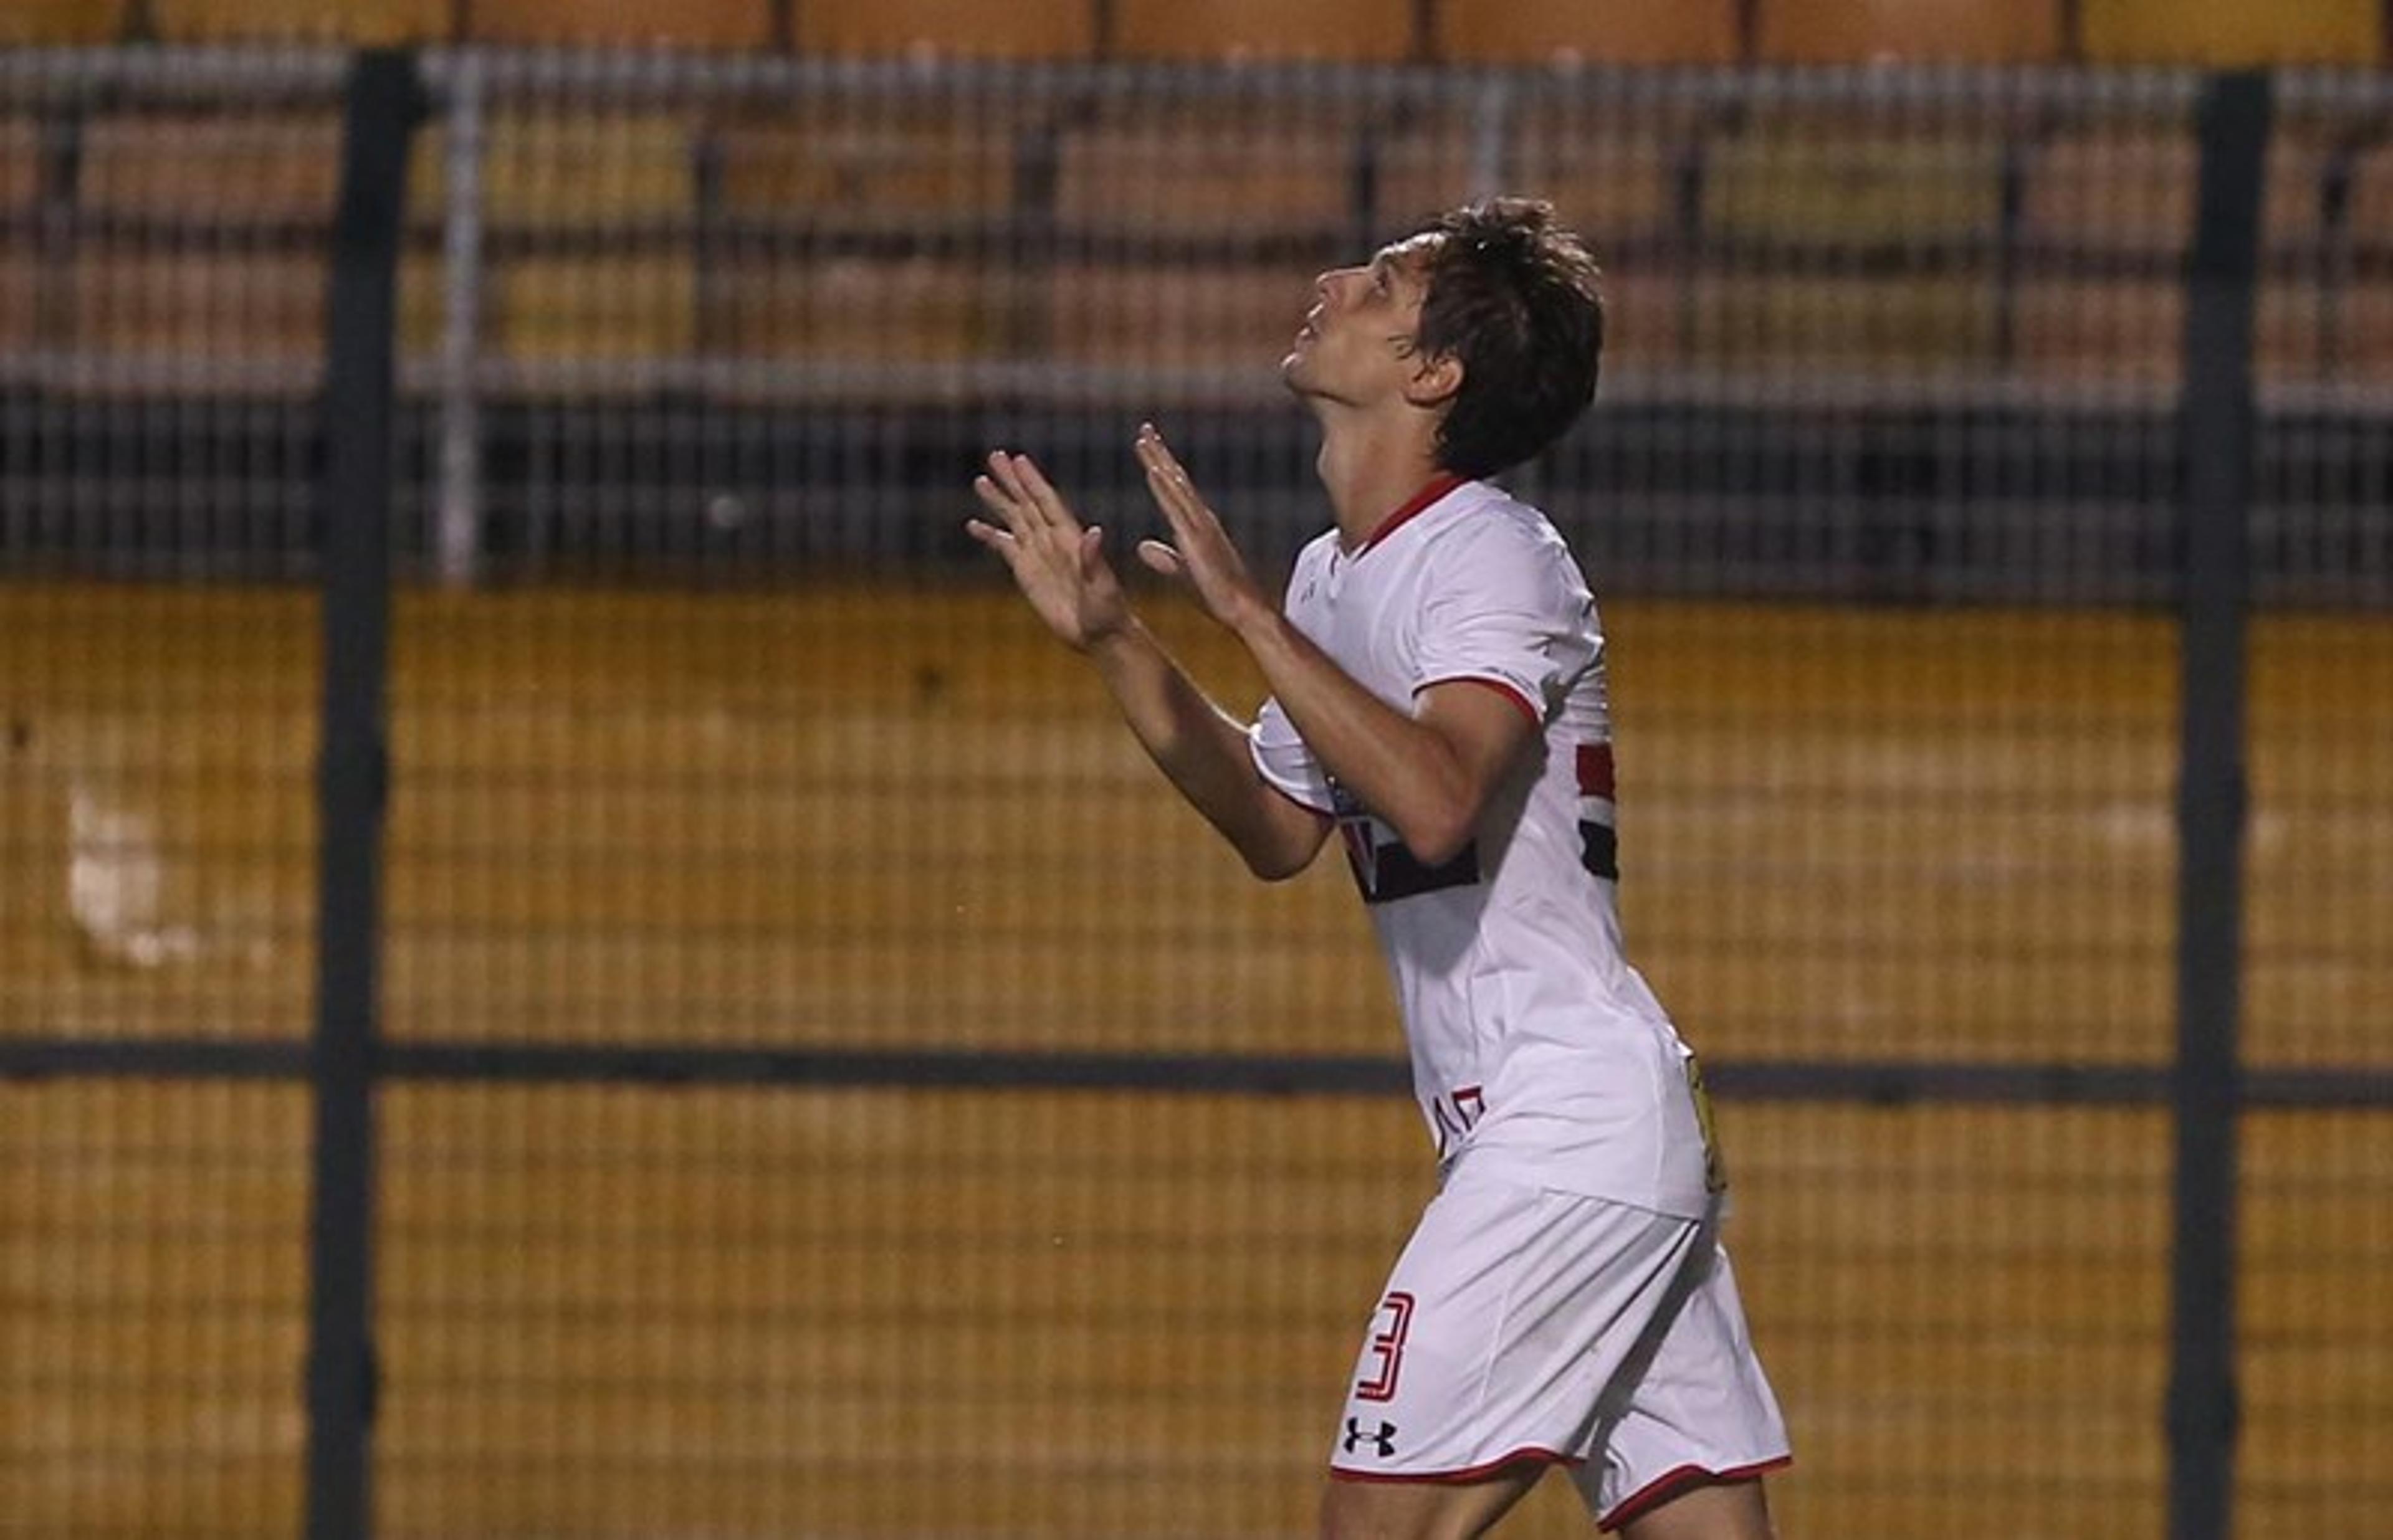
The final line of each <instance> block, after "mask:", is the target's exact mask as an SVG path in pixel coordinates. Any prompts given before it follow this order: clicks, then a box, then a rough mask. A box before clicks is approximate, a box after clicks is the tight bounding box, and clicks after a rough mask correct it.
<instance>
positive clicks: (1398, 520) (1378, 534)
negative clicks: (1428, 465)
mask: <svg viewBox="0 0 2393 1540" xmlns="http://www.w3.org/2000/svg"><path fill="white" fill-rule="evenodd" d="M1461 485H1462V477H1460V476H1456V475H1454V474H1453V473H1451V472H1448V471H1440V472H1438V474H1437V475H1435V476H1431V477H1430V478H1429V484H1428V485H1427V486H1425V487H1423V488H1422V489H1420V490H1419V491H1417V492H1415V493H1414V494H1413V495H1412V496H1411V497H1410V498H1409V499H1407V500H1406V502H1405V505H1404V506H1403V507H1401V508H1399V509H1397V510H1396V511H1395V512H1394V513H1393V514H1390V515H1389V516H1387V517H1385V518H1383V519H1381V520H1380V527H1379V528H1378V529H1374V530H1372V531H1371V532H1370V534H1369V535H1367V536H1366V537H1365V538H1364V541H1363V543H1362V544H1360V545H1358V546H1356V547H1354V555H1355V556H1357V557H1359V556H1361V555H1363V554H1364V553H1365V552H1366V551H1368V550H1370V549H1371V547H1373V546H1374V545H1377V544H1379V543H1380V542H1381V541H1383V540H1385V539H1387V538H1388V537H1389V536H1390V535H1393V534H1394V533H1395V532H1396V528H1397V526H1399V525H1402V524H1405V523H1407V522H1409V521H1410V520H1411V519H1412V518H1414V517H1415V516H1418V515H1420V514H1424V513H1427V512H1428V511H1429V510H1430V508H1431V507H1432V505H1434V504H1435V503H1436V502H1438V501H1439V500H1440V499H1442V498H1444V497H1445V494H1446V493H1448V492H1450V491H1452V490H1454V489H1456V488H1457V487H1459V486H1461Z"/></svg>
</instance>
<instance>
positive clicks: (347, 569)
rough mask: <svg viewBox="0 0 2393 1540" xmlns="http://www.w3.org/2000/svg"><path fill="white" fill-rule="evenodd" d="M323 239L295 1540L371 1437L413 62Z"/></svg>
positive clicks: (326, 1512)
mask: <svg viewBox="0 0 2393 1540" xmlns="http://www.w3.org/2000/svg"><path fill="white" fill-rule="evenodd" d="M347 93H348V97H347V114H346V123H345V125H344V130H343V144H342V151H341V192H340V205H339V209H338V211H337V213H336V214H335V215H334V222H333V270H332V288H331V293H330V295H329V297H328V299H327V302H326V305H327V311H326V313H327V326H326V341H325V370H324V395H323V423H324V477H323V483H322V496H321V504H320V508H319V510H318V516H319V517H320V519H321V521H322V532H323V536H322V543H321V547H320V549H321V553H322V561H321V573H320V581H321V583H322V585H323V647H324V658H323V669H324V696H323V729H322V730H323V743H322V747H321V752H320V758H319V760H318V766H317V773H318V809H319V814H320V824H319V835H318V840H319V846H318V857H317V862H318V867H317V881H318V906H319V907H318V911H317V939H316V959H317V960H316V1027H315V1043H314V1052H313V1059H312V1065H311V1068H312V1077H313V1081H314V1089H315V1096H316V1117H315V1132H316V1149H315V1193H314V1199H313V1208H312V1211H311V1214H310V1232H309V1247H310V1250H309V1270H310V1278H309V1295H308V1299H309V1310H308V1340H307V1540H363V1536H364V1535H365V1534H366V1533H367V1530H368V1527H369V1522H370V1515H371V1509H370V1502H369V1498H370V1488H369V1477H370V1475H371V1464H370V1461H371V1440H372V1434H373V1398H374V1377H375V1369H374V1362H373V1255H372V1249H371V1248H372V1241H373V1078H374V1074H375V1067H376V1066H375V1057H376V1044H375V1035H376V1020H375V1001H376V990H375V967H374V962H375V952H376V946H377V930H378V927H379V925H380V914H379V908H380V900H381V877H382V869H381V868H382V818H383V800H384V788H385V784H386V774H387V771H386V759H385V752H384V747H383V693H384V691H383V685H384V676H385V673H386V667H387V650H388V647H387V644H388V640H389V579H390V468H391V447H390V437H391V401H392V372H393V359H392V353H393V347H394V342H393V335H394V332H395V326H394V319H395V316H396V311H397V306H396V301H395V291H396V289H397V285H398V271H399V234H400V228H401V224H400V222H401V217H402V214H403V212H404V203H405V199H406V192H407V150H408V144H409V141H410V139H411V138H412V136H413V133H414V129H415V125H416V124H417V123H418V122H420V121H421V120H422V118H423V116H424V111H425V93H424V86H423V82H422V78H421V76H420V75H419V74H418V72H417V70H416V64H415V59H414V58H413V56H412V55H410V54H406V53H403V52H395V51H386V52H372V53H365V54H360V56H359V57H358V59H357V60H356V62H355V63H354V65H353V66H352V67H351V70H350V72H349V78H348V85H347Z"/></svg>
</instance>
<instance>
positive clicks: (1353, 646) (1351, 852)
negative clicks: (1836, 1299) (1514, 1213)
mask: <svg viewBox="0 0 2393 1540" xmlns="http://www.w3.org/2000/svg"><path fill="white" fill-rule="evenodd" d="M1287 611H1288V619H1289V620H1290V621H1291V622H1293V623H1294V624H1295V626H1296V627H1297V629H1298V630H1300V631H1301V632H1302V633H1304V634H1305V635H1306V636H1307V637H1309V638H1311V639H1312V640H1313V642H1314V644H1315V645H1316V646H1320V647H1321V648H1322V649H1323V650H1324V651H1325V652H1327V654H1328V655H1329V656H1330V657H1331V658H1332V659H1336V661H1337V662H1338V664H1339V666H1340V668H1342V669H1344V670H1345V671H1346V672H1348V673H1349V674H1351V675H1352V676H1353V678H1354V679H1356V680H1357V681H1359V682H1360V683H1361V684H1362V685H1364V686H1365V687H1366V688H1367V689H1368V690H1370V691H1371V692H1372V693H1373V694H1374V695H1376V696H1378V697H1379V698H1380V699H1382V700H1385V701H1387V702H1388V703H1389V704H1390V705H1392V706H1394V707H1396V708H1397V709H1398V710H1400V711H1406V712H1409V711H1412V709H1413V702H1414V698H1415V697H1416V696H1417V695H1418V694H1419V692H1420V691H1422V690H1424V689H1426V688H1428V687H1429V686H1430V685H1437V684H1443V683H1445V682H1447V681H1455V680H1471V681H1475V682H1478V683H1481V684H1484V685H1489V686H1492V687H1494V688H1496V689H1497V690H1500V691H1502V692H1503V693H1504V694H1506V695H1507V696H1509V697H1510V698H1512V700H1513V701H1514V702H1515V703H1516V704H1517V705H1518V706H1519V707H1520V708H1521V710H1522V711H1524V712H1525V713H1527V714H1528V716H1529V717H1530V718H1531V719H1532V720H1533V721H1534V722H1536V724H1538V726H1539V728H1540V729H1541V730H1542V732H1543V734H1544V737H1545V754H1544V757H1543V761H1542V763H1540V764H1539V765H1538V766H1537V767H1536V769H1535V771H1534V772H1532V771H1530V770H1528V769H1526V768H1525V767H1524V769H1523V772H1522V773H1521V774H1520V775H1518V776H1516V777H1513V778H1512V779H1511V780H1510V781H1509V782H1507V783H1506V785H1505V786H1503V787H1502V788H1500V789H1499V790H1497V793H1496V795H1495V797H1494V799H1493V800H1492V802H1491V804H1490V805H1489V807H1488V809H1487V811H1486V813H1485V815H1484V817H1483V818H1482V820H1481V823H1480V826H1479V828H1478V829H1477V831H1476V837H1475V839H1474V840H1473V841H1472V842H1471V844H1470V845H1468V846H1467V847H1466V848H1465V849H1464V850H1463V852H1462V854H1461V855H1458V856H1457V857H1455V858H1454V859H1453V860H1452V861H1449V862H1447V863H1445V865H1443V866H1438V867H1430V866H1428V865H1426V864H1424V863H1423V862H1421V861H1420V860H1419V859H1418V858H1417V857H1415V856H1414V855H1413V854H1412V853H1411V852H1410V851H1409V850H1407V849H1406V847H1405V845H1404V843H1403V842H1402V841H1400V840H1399V839H1398V838H1397V836H1396V834H1395V831H1394V829H1393V828H1391V827H1390V826H1389V825H1387V824H1386V823H1384V822H1382V821H1380V819H1379V818H1377V817H1375V816H1373V815H1372V813H1371V811H1370V810H1369V809H1368V808H1366V807H1364V806H1362V805H1361V804H1360V803H1357V802H1356V801H1355V800H1354V798H1353V795H1352V794H1351V793H1350V792H1349V791H1348V790H1346V789H1345V788H1344V787H1342V786H1340V784H1338V782H1337V780H1336V778H1335V777H1332V776H1331V775H1329V774H1328V773H1327V770H1326V768H1325V767H1324V766H1323V765H1322V763H1320V761H1319V760H1318V759H1316V758H1315V757H1314V754H1313V752H1312V750H1311V749H1310V748H1308V747H1307V745H1306V744H1305V742H1304V740H1303V738H1302V737H1301V736H1300V735H1299V734H1298V732H1297V730H1296V727H1295V724H1293V723H1291V722H1290V721H1289V719H1288V715H1287V713H1286V712H1285V711H1282V710H1281V708H1280V705H1279V702H1278V700H1277V699H1276V698H1274V699H1271V700H1267V701H1265V702H1264V704H1263V708H1262V713H1261V715H1260V716H1259V718H1258V720H1257V721H1256V723H1255V724H1254V726H1253V727H1252V729H1251V730H1250V733H1249V745H1250V748H1251V750H1252V752H1253V756H1254V761H1255V764H1256V766H1257V768H1258V769H1259V770H1260V771H1261V772H1262V776H1263V777H1264V779H1265V780H1267V781H1268V782H1269V783H1270V784H1271V785H1272V786H1274V787H1275V788H1276V789H1278V790H1280V791H1281V792H1283V793H1285V794H1286V795H1288V797H1290V798H1292V799H1294V800H1295V801H1297V802H1299V803H1302V804H1303V805H1305V806H1307V807H1309V808H1312V809H1314V810H1315V811H1317V812H1320V813H1322V814H1325V815H1327V816H1330V817H1333V818H1335V819H1336V820H1337V821H1338V827H1339V833H1340V838H1341V841H1342V842H1343V843H1344V845H1345V847H1346V854H1347V856H1348V859H1349V861H1350V863H1351V864H1352V866H1353V872H1354V879H1355V883H1356V886H1357V887H1358V888H1359V889H1360V890H1361V891H1362V894H1363V901H1364V903H1365V904H1366V905H1367V906H1368V907H1369V909H1370V915H1371V920H1372V923H1373V924H1374V926H1375V927H1376V928H1377V930H1378V932H1379V936H1380V946H1381V948H1382V950H1383V951H1384V952H1385V953H1386V955H1387V959H1388V966H1389V969H1390V971H1391V972H1393V976H1394V981H1395V991H1396V998H1397V1001H1398V1004H1399V1005H1400V1007H1401V1008H1402V1010H1403V1012H1404V1022H1405V1031H1406V1037H1407V1038H1408V1039H1409V1041H1410V1045H1411V1051H1412V1069H1413V1086H1414V1090H1415V1093H1416V1095H1417V1096H1418V1097H1419V1101H1420V1106H1421V1113H1422V1116H1424V1117H1425V1118H1426V1119H1427V1121H1428V1123H1429V1127H1430V1132H1431V1135H1432V1138H1433V1139H1434V1140H1435V1142H1436V1144H1437V1150H1438V1157H1439V1162H1440V1167H1441V1169H1442V1170H1444V1169H1451V1168H1453V1166H1454V1164H1455V1163H1456V1162H1457V1161H1459V1160H1462V1159H1464V1158H1466V1157H1467V1158H1468V1159H1469V1161H1470V1163H1471V1168H1472V1169H1473V1170H1477V1171H1481V1172H1483V1173H1484V1174H1487V1175H1494V1176H1501V1177H1504V1178H1506V1179H1507V1180H1510V1181H1517V1182H1520V1183H1523V1184H1524V1185H1527V1186H1532V1187H1542V1188H1546V1189H1549V1190H1551V1191H1556V1192H1563V1193H1574V1194H1582V1195H1586V1196H1590V1197H1604V1198H1612V1199H1615V1200H1617V1201H1620V1202H1623V1203H1629V1204H1635V1205H1638V1206H1641V1207H1646V1208H1651V1209H1654V1210H1655V1211H1657V1212H1661V1213H1666V1214H1672V1215H1678V1216H1682V1217H1686V1218H1690V1219H1693V1218H1699V1217H1701V1216H1702V1215H1703V1214H1704V1213H1705V1211H1706V1201H1707V1199H1708V1196H1709V1194H1710V1193H1711V1192H1712V1191H1714V1190H1715V1189H1716V1188H1717V1186H1718V1183H1719V1173H1718V1168H1717V1161H1716V1160H1715V1159H1714V1158H1713V1157H1712V1155H1711V1152H1710V1148H1709V1143H1708V1140H1707V1133H1708V1125H1709V1116H1708V1113H1707V1111H1706V1110H1705V1109H1704V1107H1703V1102H1702V1093H1701V1086H1700V1080H1699V1078H1698V1077H1697V1076H1696V1074H1695V1071H1694V1064H1693V1056H1692V1055H1691V1054H1690V1053H1689V1052H1688V1051H1687V1050H1686V1048H1685V1046H1684V1045H1683V1044H1682V1043H1681V1042H1680V1040H1679V1037H1678V1034H1677V1033H1676V1032H1675V1031H1674V1030H1673V1029H1672V1027H1671V1024H1670V1021H1669V1018H1668V1017H1667V1015H1666V1014H1665V1013H1664V1011H1663V1010H1662V1007H1661V1005H1660V1003H1659V1002H1658V1001H1656V1000H1655V999H1654V995H1653V992H1652V991H1651V990H1649V989H1648V988H1647V987H1646V985H1645V981H1644V980H1643V979H1641V978H1640V977H1639V976H1638V975H1637V972H1636V971H1635V970H1634V969H1632V968H1630V967H1629V966H1628V961H1627V959H1625V957H1624V956H1623V955H1622V951H1621V938H1620V918H1619V908H1618V902H1617V886H1618V869H1617V867H1616V865H1615V840H1616V836H1615V809H1614V793H1613V773H1612V722H1611V714H1610V711H1609V709H1608V707H1607V705H1606V702H1605V695H1604V671H1603V634H1602V629H1601V626H1600V623H1599V621H1598V618H1597V615H1596V608H1595V601H1594V598H1593V596H1592V595H1591V594H1589V591H1588V586H1587V581H1586V579H1585V578H1584V577H1582V576H1581V574H1580V572H1579V568H1578V564H1577V562H1576V560H1574V559H1573V557H1572V555H1571V554H1570V550H1569V548H1568V547H1567V546H1565V545H1564V544H1563V540H1562V537H1561V536H1560V535H1559V534H1558V533H1556V531H1555V530H1554V528H1553V526H1552V525H1551V524H1550V523H1548V522H1547V520H1546V518H1545V516H1544V515H1542V514H1540V513H1538V512H1537V511H1536V509H1534V508H1531V507H1529V506H1528V505H1527V504H1525V503H1523V502H1518V501H1516V500H1514V499H1513V498H1511V497H1510V496H1509V495H1507V494H1506V493H1505V492H1504V491H1503V490H1502V489H1500V488H1497V487H1494V486H1491V485H1488V484H1486V483H1484V482H1456V481H1453V480H1451V479H1450V478H1449V479H1445V480H1442V481H1441V482H1439V483H1436V484H1434V485H1432V487H1431V488H1430V489H1426V490H1425V491H1424V492H1423V494H1422V496H1421V497H1419V498H1417V499H1416V500H1415V501H1414V502H1412V503H1409V504H1407V505H1406V507H1405V508H1404V509H1401V510H1399V511H1398V512H1397V513H1396V514H1395V515H1394V516H1392V517H1391V518H1390V519H1389V520H1388V521H1387V522H1386V523H1385V524H1383V525H1382V526H1381V527H1380V529H1379V531H1378V532H1376V533H1375V534H1374V535H1373V536H1372V537H1371V539H1370V540H1369V541H1367V542H1365V543H1364V544H1363V545H1362V546H1361V547H1359V548H1358V549H1356V550H1355V551H1353V552H1351V553H1350V552H1346V551H1343V550H1341V549H1340V544H1339V539H1338V536H1337V534H1336V532H1335V531H1332V532H1330V533H1327V534H1325V535H1323V536H1321V537H1320V538H1319V539H1317V540H1314V542H1312V543H1310V544H1309V545H1307V546H1306V547H1305V548H1304V550H1303V552H1302V554H1301V555H1299V556H1298V557H1297V561H1296V568H1295V570H1294V572H1293V573H1292V574H1291V575H1290V577H1289V580H1288V603H1287Z"/></svg>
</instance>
